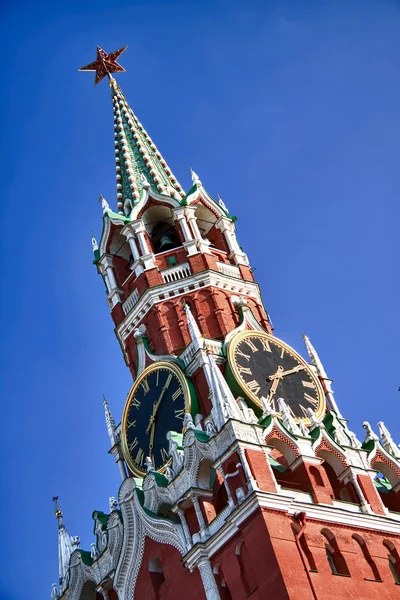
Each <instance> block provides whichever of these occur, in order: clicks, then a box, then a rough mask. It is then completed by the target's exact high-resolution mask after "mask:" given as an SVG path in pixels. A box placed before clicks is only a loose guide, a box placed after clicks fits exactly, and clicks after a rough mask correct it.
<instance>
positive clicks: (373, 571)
mask: <svg viewBox="0 0 400 600" xmlns="http://www.w3.org/2000/svg"><path fill="white" fill-rule="evenodd" d="M352 538H353V540H355V541H356V542H357V544H358V545H359V546H360V548H361V552H362V553H363V556H364V559H365V561H366V562H367V563H368V566H369V568H370V571H369V573H368V576H367V577H366V579H370V578H371V575H372V578H373V579H375V580H376V581H381V576H380V575H379V571H378V568H377V566H376V563H375V561H374V559H373V558H372V556H371V554H370V551H369V549H368V546H367V544H366V543H365V540H364V539H363V538H362V537H361V536H360V535H357V534H356V533H355V534H354V535H352Z"/></svg>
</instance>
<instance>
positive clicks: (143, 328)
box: [133, 323, 146, 340]
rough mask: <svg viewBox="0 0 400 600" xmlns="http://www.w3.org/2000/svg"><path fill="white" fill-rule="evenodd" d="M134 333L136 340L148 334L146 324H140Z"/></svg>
mask: <svg viewBox="0 0 400 600" xmlns="http://www.w3.org/2000/svg"><path fill="white" fill-rule="evenodd" d="M133 335H134V338H135V340H138V339H139V338H142V337H144V336H145V335H146V325H145V324H144V323H142V324H141V325H139V327H138V328H137V329H135V331H134V332H133Z"/></svg>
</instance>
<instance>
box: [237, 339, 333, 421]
mask: <svg viewBox="0 0 400 600" xmlns="http://www.w3.org/2000/svg"><path fill="white" fill-rule="evenodd" d="M228 363H229V367H230V369H231V371H232V373H233V375H234V377H235V379H236V381H237V383H238V384H239V386H240V388H241V389H242V390H243V392H244V393H245V395H246V396H247V397H248V398H249V399H250V400H252V401H253V402H254V403H255V404H256V406H258V407H260V408H262V401H261V398H262V397H264V398H266V400H267V402H268V404H269V405H270V406H271V408H272V409H273V410H277V400H278V398H283V400H284V401H285V403H286V404H287V406H288V407H289V410H290V412H291V413H292V415H293V417H294V418H295V419H297V420H300V419H302V420H304V421H307V420H308V414H307V408H311V409H312V410H313V411H314V412H315V413H316V415H317V418H321V417H322V416H323V415H324V413H325V395H324V391H323V389H322V386H321V383H320V381H319V380H318V378H317V377H316V376H315V375H314V373H313V371H312V370H311V368H310V366H309V365H308V364H307V363H306V361H305V360H304V359H303V358H302V357H301V356H300V355H299V354H297V352H295V351H294V350H293V348H291V347H290V346H288V345H287V344H285V343H284V342H282V341H281V340H279V339H278V338H276V337H274V336H272V335H269V334H268V333H263V332H258V331H244V332H242V333H239V334H238V335H236V336H235V337H234V338H233V339H232V341H231V342H230V344H229V348H228ZM277 412H278V411H277Z"/></svg>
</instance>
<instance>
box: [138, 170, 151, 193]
mask: <svg viewBox="0 0 400 600" xmlns="http://www.w3.org/2000/svg"><path fill="white" fill-rule="evenodd" d="M140 179H141V180H142V185H143V188H144V189H145V190H148V189H149V187H150V183H149V182H148V179H147V177H146V175H145V174H144V173H140Z"/></svg>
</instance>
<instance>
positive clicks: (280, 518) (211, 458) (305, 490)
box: [52, 47, 400, 600]
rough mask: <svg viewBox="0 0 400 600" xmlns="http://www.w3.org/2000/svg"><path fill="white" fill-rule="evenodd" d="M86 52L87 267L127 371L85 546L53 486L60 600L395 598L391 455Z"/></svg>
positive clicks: (112, 67) (198, 188) (397, 532)
mask: <svg viewBox="0 0 400 600" xmlns="http://www.w3.org/2000/svg"><path fill="white" fill-rule="evenodd" d="M124 50H125V48H122V49H121V50H118V51H116V52H113V53H111V54H107V53H106V52H105V51H104V50H102V49H101V48H99V47H98V49H97V59H96V61H95V62H93V63H91V64H89V65H87V66H86V67H83V68H82V69H81V70H83V71H85V70H86V71H87V70H89V71H95V72H96V79H95V83H96V84H97V83H99V82H100V81H101V80H102V79H103V78H104V77H107V79H108V82H109V85H110V90H111V99H112V106H113V112H114V148H115V162H116V180H117V198H116V203H114V204H113V206H112V207H111V206H110V205H109V204H108V202H107V201H106V200H105V199H104V198H101V200H102V211H103V229H102V233H101V237H100V240H99V242H97V241H96V239H95V238H93V239H92V244H93V252H94V263H95V265H96V267H97V270H98V272H99V274H100V275H101V277H102V278H103V279H104V282H105V286H106V290H107V302H108V306H109V309H110V312H111V317H112V319H113V322H114V326H115V333H116V336H117V338H118V340H119V342H120V345H121V349H122V352H123V355H124V359H125V362H126V364H127V366H128V368H129V370H130V372H131V374H132V379H133V384H132V388H131V390H130V391H129V393H128V397H127V400H126V404H125V408H124V411H123V414H122V415H121V418H120V423H119V424H117V423H116V421H115V420H114V417H113V416H112V413H111V410H110V407H109V405H108V402H107V400H104V408H105V416H106V424H107V430H108V435H109V438H110V444H111V449H110V453H111V454H112V455H113V456H114V457H115V460H116V462H117V464H118V468H119V472H120V474H121V480H122V482H121V487H120V489H119V491H118V494H115V496H112V497H111V498H110V506H109V510H108V512H104V511H95V512H94V513H93V520H94V533H95V541H94V543H93V544H92V545H91V550H90V551H88V550H83V549H81V548H80V547H79V545H80V544H79V538H77V537H76V536H75V537H70V536H69V535H68V533H67V530H66V527H65V525H64V521H63V514H62V512H61V510H60V508H59V506H58V500H57V499H55V512H56V516H57V520H58V532H59V533H58V538H59V583H58V585H56V584H54V585H53V588H52V598H53V600H55V599H56V598H62V599H63V600H78V599H81V600H100V599H103V598H104V599H105V600H116V599H119V600H133V599H137V600H147V599H148V600H177V599H178V598H182V600H184V599H186V598H189V597H196V598H199V599H207V600H219V599H221V600H230V599H232V600H241V599H244V598H249V597H251V598H252V600H253V599H254V600H256V599H257V600H264V599H267V598H271V599H274V600H280V599H282V600H283V599H285V600H286V599H293V600H294V599H296V600H302V599H304V600H308V599H310V600H312V599H315V600H316V599H321V600H325V599H328V598H332V596H335V597H336V598H338V599H341V598H343V599H344V598H350V597H351V598H360V599H362V600H368V599H371V600H372V599H376V598H378V597H379V598H380V599H381V600H384V599H388V600H389V598H394V597H397V595H398V594H400V592H399V590H400V588H399V587H396V586H398V585H399V584H400V554H399V553H400V450H399V448H398V447H397V446H396V444H395V443H394V441H393V439H392V437H391V435H390V433H389V431H388V430H387V428H386V427H385V425H384V424H383V422H380V423H379V424H378V428H379V432H380V438H379V437H378V436H377V435H376V434H375V433H374V431H373V430H372V428H371V426H370V425H369V423H367V422H365V423H364V425H363V427H364V428H365V430H366V437H365V440H364V441H363V442H362V441H359V440H358V439H357V437H356V435H355V434H354V433H353V432H352V431H351V430H350V429H349V428H348V425H347V421H346V419H345V418H344V417H343V415H342V414H341V412H340V410H339V408H338V405H337V404H336V401H335V398H334V395H333V391H332V386H331V380H330V379H329V378H328V376H327V375H326V372H325V370H324V367H323V365H322V363H321V360H320V358H319V356H318V354H317V352H316V351H315V349H314V347H313V346H312V344H311V342H310V340H309V339H308V338H307V337H306V336H304V342H305V346H306V350H307V356H308V359H307V360H305V359H304V358H303V357H302V356H301V355H300V354H299V353H298V351H296V350H295V349H293V348H292V347H290V346H289V345H288V344H286V343H285V342H284V341H282V340H280V339H278V338H276V337H275V336H274V335H273V333H272V329H271V324H270V320H269V317H268V313H267V311H266V308H265V307H264V305H263V302H262V298H261V293H260V289H259V286H258V284H257V282H256V281H255V280H254V276H253V272H252V269H251V265H250V263H249V259H248V257H247V256H246V254H245V253H244V252H243V250H242V248H241V247H240V245H239V243H238V240H237V237H236V231H235V220H236V219H235V217H232V216H231V215H230V213H229V210H228V209H227V207H226V206H225V204H224V203H223V201H222V200H221V199H220V198H218V199H217V200H215V199H214V198H212V197H211V196H210V195H209V193H208V192H207V191H206V189H205V188H204V187H203V184H202V182H201V180H200V179H199V177H198V175H197V174H196V173H195V172H194V171H191V175H192V187H191V188H190V189H189V190H188V191H185V190H183V188H182V187H181V186H180V184H179V182H178V181H177V180H176V178H175V177H174V175H173V173H172V171H171V169H170V168H169V167H168V165H167V163H166V161H165V160H164V158H163V157H162V155H161V154H160V152H159V150H158V148H157V147H156V145H155V143H154V142H153V140H152V139H151V137H150V136H149V134H148V133H147V131H146V130H145V129H144V127H143V125H142V124H141V123H140V121H139V120H138V118H137V117H136V115H135V114H134V112H133V111H132V109H131V108H130V106H129V104H128V102H127V100H126V98H125V96H124V94H123V92H122V90H121V88H120V87H119V85H118V84H117V82H116V80H115V79H114V77H113V75H112V73H115V72H120V71H123V70H124V69H123V68H122V67H121V65H120V64H119V63H118V62H117V61H118V60H119V57H120V55H121V54H122V52H123V51H124Z"/></svg>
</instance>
